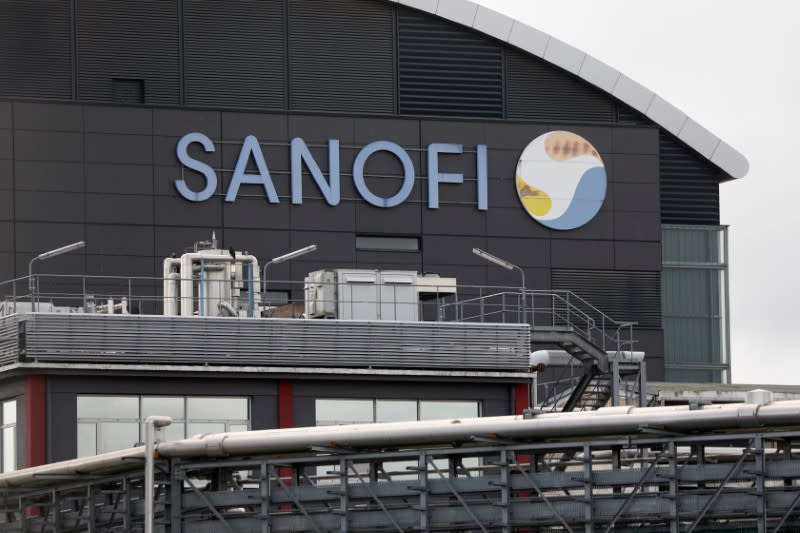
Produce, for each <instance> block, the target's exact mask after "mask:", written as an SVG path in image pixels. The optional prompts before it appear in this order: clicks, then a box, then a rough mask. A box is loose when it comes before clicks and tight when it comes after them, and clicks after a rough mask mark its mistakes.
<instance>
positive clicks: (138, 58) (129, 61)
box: [65, 0, 180, 104]
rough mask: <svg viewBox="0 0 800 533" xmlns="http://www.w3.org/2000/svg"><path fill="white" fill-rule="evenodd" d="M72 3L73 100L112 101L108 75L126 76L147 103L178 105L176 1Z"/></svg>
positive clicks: (81, 0)
mask: <svg viewBox="0 0 800 533" xmlns="http://www.w3.org/2000/svg"><path fill="white" fill-rule="evenodd" d="M76 1H77V5H78V10H77V12H78V20H77V47H78V50H77V52H78V53H77V60H78V99H79V100H81V101H84V102H112V101H113V86H112V85H113V84H112V79H114V78H128V79H141V80H144V85H145V87H146V89H147V93H146V95H145V103H147V104H177V103H179V99H180V89H179V85H180V81H179V72H180V68H179V59H178V6H177V0H114V1H113V2H109V1H108V0H76ZM65 3H66V2H65Z"/></svg>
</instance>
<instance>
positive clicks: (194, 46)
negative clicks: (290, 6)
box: [183, 0, 286, 109]
mask: <svg viewBox="0 0 800 533" xmlns="http://www.w3.org/2000/svg"><path fill="white" fill-rule="evenodd" d="M285 48H286V47H285V39H284V2H283V1H282V0H227V1H226V2H225V3H224V4H221V3H220V2H218V1H216V0H184V2H183V58H184V60H183V61H184V63H183V65H184V88H185V91H186V93H185V94H186V97H185V101H186V103H187V104H189V105H204V106H206V105H207V106H224V107H249V108H264V109H269V108H271V109H285V98H286V75H285V61H284V59H285V56H284V54H285Z"/></svg>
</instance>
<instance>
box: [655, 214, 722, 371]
mask: <svg viewBox="0 0 800 533" xmlns="http://www.w3.org/2000/svg"><path fill="white" fill-rule="evenodd" d="M727 237H728V230H727V227H724V226H677V225H665V226H663V227H662V245H663V263H664V269H663V274H662V275H663V279H662V284H661V287H662V300H663V311H664V366H665V371H666V373H665V376H666V379H667V381H691V382H716V383H727V382H728V379H729V375H730V353H729V338H730V337H729V329H728V328H729V325H728V238H727Z"/></svg>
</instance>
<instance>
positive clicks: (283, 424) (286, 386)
mask: <svg viewBox="0 0 800 533" xmlns="http://www.w3.org/2000/svg"><path fill="white" fill-rule="evenodd" d="M278 427H279V428H280V429H285V428H291V427H294V409H293V407H292V382H291V381H288V380H285V379H284V380H281V381H279V382H278Z"/></svg>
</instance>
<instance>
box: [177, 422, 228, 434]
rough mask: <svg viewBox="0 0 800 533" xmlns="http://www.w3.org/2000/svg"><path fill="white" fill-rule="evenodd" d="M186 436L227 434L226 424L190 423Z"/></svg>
mask: <svg viewBox="0 0 800 533" xmlns="http://www.w3.org/2000/svg"><path fill="white" fill-rule="evenodd" d="M187 429H188V430H187V431H186V434H187V435H188V436H190V437H192V436H194V435H201V434H206V433H225V422H200V423H197V422H195V423H190V424H189V425H188V428H187Z"/></svg>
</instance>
